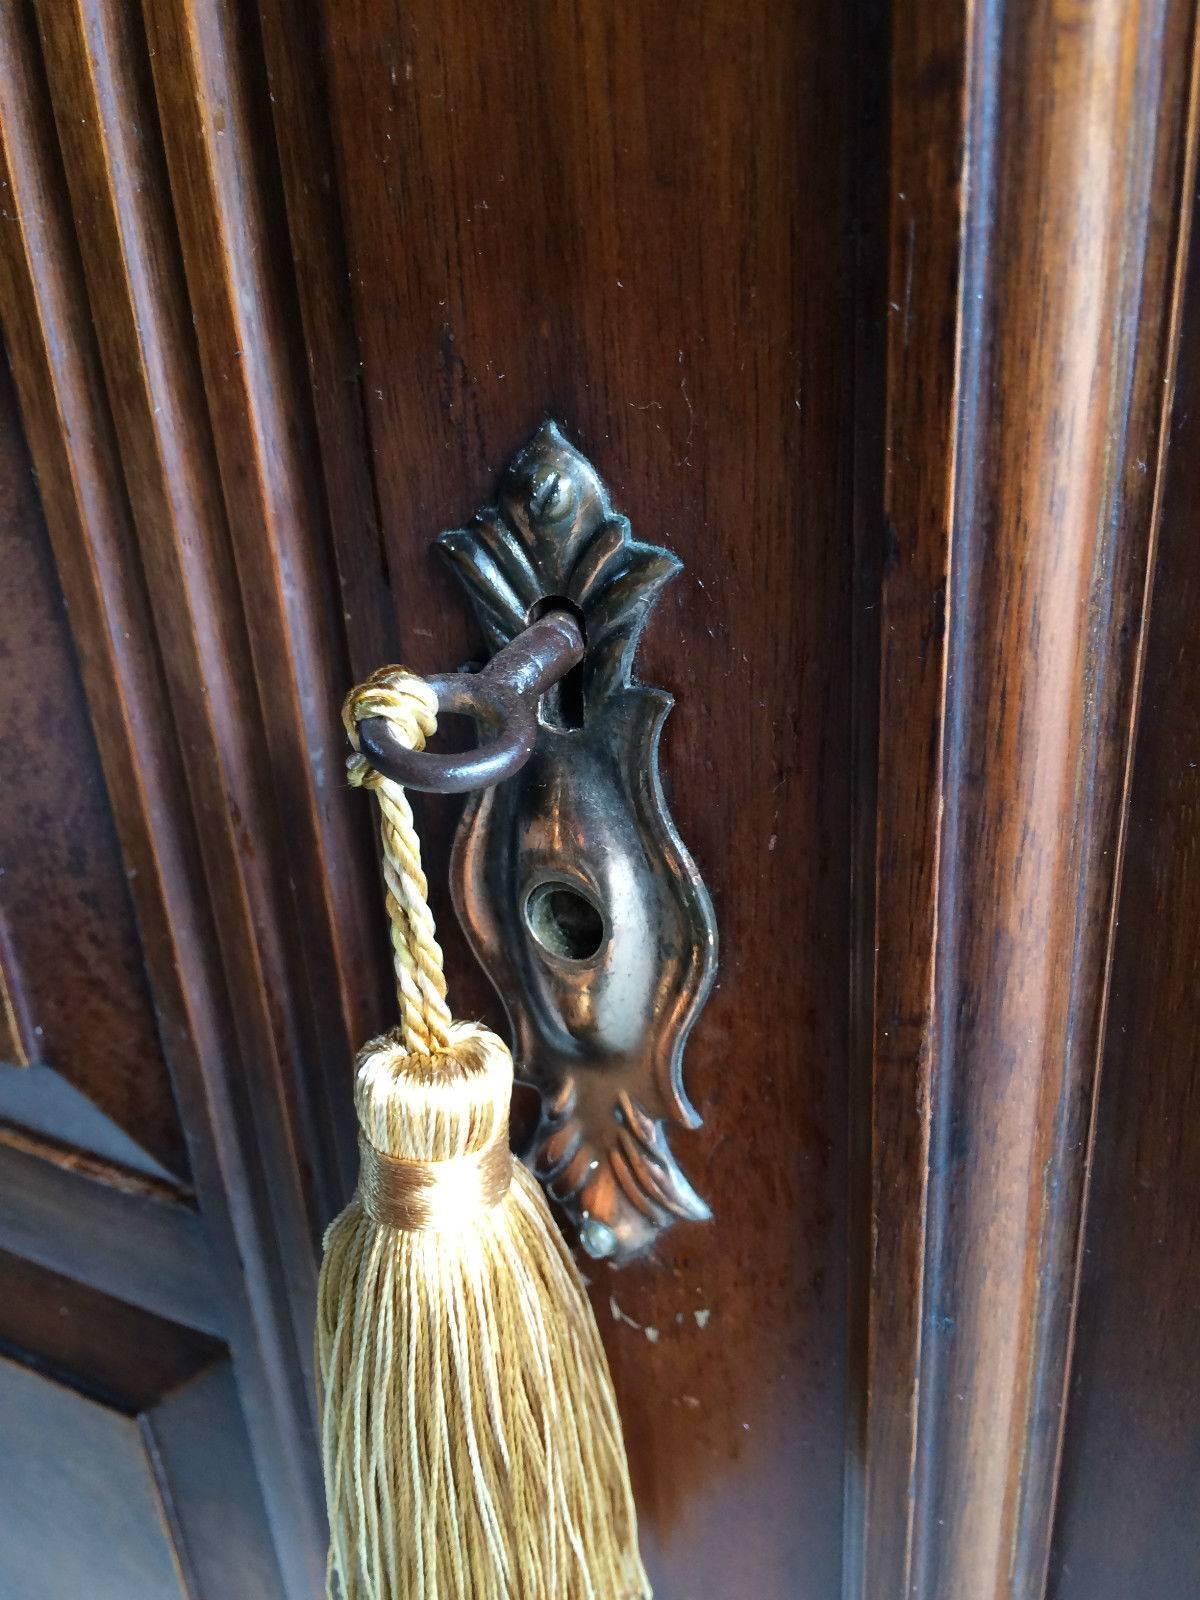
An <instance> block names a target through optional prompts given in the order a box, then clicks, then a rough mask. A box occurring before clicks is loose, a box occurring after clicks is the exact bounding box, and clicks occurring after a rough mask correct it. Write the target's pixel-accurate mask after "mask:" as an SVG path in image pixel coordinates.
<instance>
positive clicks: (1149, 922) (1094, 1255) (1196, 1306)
mask: <svg viewBox="0 0 1200 1600" xmlns="http://www.w3.org/2000/svg"><path fill="white" fill-rule="evenodd" d="M1193 188H1194V185H1193ZM1195 237H1196V236H1195V228H1194V227H1193V249H1192V265H1191V273H1190V280H1191V281H1190V286H1189V288H1188V293H1187V297H1186V301H1185V311H1184V319H1183V329H1182V349H1181V357H1180V372H1179V383H1178V392H1177V394H1176V398H1175V407H1174V426H1173V428H1172V434H1171V443H1170V455H1169V457H1168V462H1167V469H1166V481H1165V491H1164V499H1163V512H1162V530H1161V535H1160V540H1159V549H1158V559H1157V570H1156V574H1155V580H1154V589H1153V596H1152V600H1151V606H1150V628H1149V633H1148V638H1147V643H1146V653H1145V668H1144V674H1145V675H1144V687H1143V691H1142V707H1141V717H1140V727H1139V733H1138V740H1137V750H1136V758H1135V763H1134V768H1133V783H1132V791H1131V798H1130V805H1129V817H1128V825H1127V844H1126V851H1125V866H1124V874H1123V888H1122V892H1121V900H1120V911H1119V915H1118V924H1117V936H1116V949H1115V955H1114V962H1113V974H1112V997H1111V1001H1110V1005H1109V1019H1108V1031H1107V1036H1106V1043H1105V1049H1104V1059H1103V1071H1102V1077H1101V1082H1100V1101H1099V1110H1098V1115H1097V1125H1096V1135H1095V1148H1096V1156H1095V1173H1094V1177H1093V1179H1092V1186H1091V1200H1090V1205H1089V1211H1088V1222H1087V1234H1086V1239H1085V1248H1084V1255H1083V1270H1082V1289H1081V1295H1080V1304H1079V1316H1078V1329H1077V1334H1076V1345H1075V1359H1074V1365H1073V1370H1072V1384H1071V1392H1070V1398H1069V1402H1068V1408H1067V1426H1066V1444H1065V1455H1064V1462H1063V1475H1062V1488H1061V1491H1060V1509H1059V1524H1058V1529H1057V1536H1056V1541H1055V1552H1054V1561H1053V1567H1052V1574H1051V1583H1050V1589H1049V1594H1050V1596H1051V1597H1052V1600H1125V1597H1126V1596H1130V1595H1146V1596H1151V1595H1152V1596H1155V1597H1156V1600H1158V1597H1161V1600H1183V1597H1184V1596H1186V1595H1193V1594H1197V1593H1200V1518H1198V1517H1197V1516H1196V1506H1197V1504H1200V1337H1198V1330H1200V852H1198V843H1200V629H1198V628H1197V618H1198V617H1200V545H1198V544H1197V540H1196V486H1197V463H1198V462H1200V250H1198V249H1196V248H1195Z"/></svg>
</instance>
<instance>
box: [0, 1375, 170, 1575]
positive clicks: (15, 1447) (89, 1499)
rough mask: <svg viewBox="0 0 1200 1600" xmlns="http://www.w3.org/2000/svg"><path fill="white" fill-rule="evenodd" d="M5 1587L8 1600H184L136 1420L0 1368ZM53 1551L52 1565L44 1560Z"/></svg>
mask: <svg viewBox="0 0 1200 1600" xmlns="http://www.w3.org/2000/svg"><path fill="white" fill-rule="evenodd" d="M0 1417H2V1418H3V1428H4V1452H3V1455H2V1456H0V1493H2V1494H3V1498H4V1507H5V1514H4V1517H3V1519H0V1588H2V1589H3V1592H4V1594H5V1596H6V1597H7V1600H47V1595H48V1594H51V1593H54V1594H60V1595H84V1594H86V1595H88V1596H90V1597H92V1600H129V1597H130V1596H131V1595H139V1596H144V1597H145V1600H183V1597H184V1596H185V1595H186V1594H187V1590H186V1588H185V1587H184V1581H183V1575H182V1573H181V1571H180V1569H179V1565H178V1563H177V1560H176V1556H175V1551H174V1549H173V1547H172V1541H171V1536H170V1529H169V1527H168V1525H167V1523H166V1520H165V1518H164V1516H163V1507H162V1501H161V1498H160V1495H159V1492H158V1487H157V1485H156V1483H155V1481H154V1476H153V1473H152V1472H151V1470H150V1464H149V1462H148V1461H147V1458H146V1452H145V1449H144V1447H143V1443H142V1436H141V1430H140V1429H139V1427H138V1423H137V1420H136V1418H132V1417H127V1416H124V1415H123V1414H122V1413H120V1412H117V1411H110V1410H107V1409H106V1408H104V1407H103V1406H100V1405H97V1404H96V1403H95V1402H94V1401H91V1400H86V1399H84V1398H83V1397H82V1396H81V1395H78V1394H76V1393H75V1392H74V1391H73V1390H71V1389H66V1388H63V1387H61V1386H60V1385H59V1384H56V1383H53V1382H51V1381H50V1379H48V1378H44V1377H41V1376H40V1375H39V1374H37V1373H35V1372H33V1371H31V1370H30V1369H29V1368H27V1367H23V1366H18V1365H16V1364H15V1363H13V1362H10V1361H5V1360H2V1359H0ZM49 1552H53V1557H52V1563H51V1561H50V1559H48V1553H49Z"/></svg>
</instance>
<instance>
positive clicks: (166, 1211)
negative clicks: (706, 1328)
mask: <svg viewBox="0 0 1200 1600" xmlns="http://www.w3.org/2000/svg"><path fill="white" fill-rule="evenodd" d="M0 1246H3V1248H4V1249H6V1250H10V1251H17V1252H19V1253H20V1254H21V1255H23V1256H27V1257H28V1258H29V1259H30V1260H31V1261H36V1262H40V1263H41V1264H42V1265H43V1266H45V1267H48V1268H51V1269H52V1270H54V1271H56V1272H60V1273H65V1274H66V1275H68V1276H70V1277H72V1278H75V1279H77V1280H79V1281H80V1282H81V1283H85V1284H90V1285H92V1286H93V1287H94V1288H96V1289H99V1290H101V1291H103V1292H104V1293H105V1294H109V1295H113V1296H115V1297H117V1298H118V1299H122V1300H127V1301H129V1302H130V1304H132V1305H135V1306H142V1307H144V1308H145V1309H146V1310H147V1311H153V1312H157V1313H158V1314H159V1315H160V1316H165V1317H170V1318H172V1319H174V1320H175V1321H177V1322H181V1323H183V1324H185V1325H186V1326H188V1327H191V1328H200V1329H203V1330H205V1331H207V1332H209V1333H221V1332H222V1331H223V1330H224V1329H225V1328H226V1327H227V1325H228V1312H227V1300H228V1298H229V1286H228V1285H225V1286H224V1287H223V1286H222V1285H221V1283H220V1281H219V1278H218V1275H217V1272H216V1269H215V1266H214V1262H213V1258H212V1255H211V1252H210V1248H209V1244H208V1241H207V1239H206V1238H205V1234H204V1229H203V1226H202V1225H201V1222H200V1218H199V1217H198V1216H197V1214H196V1212H195V1211H194V1210H192V1209H191V1207H189V1206H187V1205H185V1204H183V1203H182V1202H181V1201H179V1200H178V1199H176V1198H175V1197H173V1196H171V1195H170V1194H169V1193H166V1192H164V1191H163V1190H162V1189H161V1187H160V1188H157V1189H156V1188H155V1186H153V1185H151V1184H148V1183H146V1182H144V1181H143V1180H140V1179H137V1178H133V1177H130V1176H128V1175H126V1174H123V1173H121V1172H119V1171H117V1170H115V1169H114V1168H112V1167H109V1166H106V1165H104V1164H103V1163H101V1162H98V1161H93V1160H89V1159H88V1158H86V1157H84V1156H81V1155H79V1154H77V1153H74V1152H71V1151H66V1150H61V1149H58V1150H56V1149H52V1148H49V1147H47V1146H45V1145H38V1144H35V1143H34V1142H33V1141H31V1140H27V1139H23V1138H22V1137H21V1136H20V1135H19V1134H16V1133H14V1132H12V1131H7V1130H0Z"/></svg>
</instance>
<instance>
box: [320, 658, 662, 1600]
mask: <svg viewBox="0 0 1200 1600" xmlns="http://www.w3.org/2000/svg"><path fill="white" fill-rule="evenodd" d="M436 714H437V701H436V698H435V697H434V695H433V693H432V691H431V690H430V689H429V688H428V686H427V685H426V684H424V683H423V682H422V681H421V679H419V678H416V677H414V676H412V675H411V674H409V673H406V672H404V671H403V669H401V668H398V667H390V668H386V669H384V670H383V671H382V672H377V673H375V674H374V676H373V677H372V678H370V679H369V680H368V682H367V683H365V684H363V685H361V686H360V687H359V688H357V689H355V690H354V691H353V692H352V693H351V694H350V695H349V697H348V698H347V701H346V705H345V707H344V709H343V720H344V721H345V723H346V729H347V732H348V733H349V735H350V739H351V742H352V743H353V745H354V748H355V750H356V751H357V750H358V737H357V731H356V730H357V725H358V723H359V721H360V720H361V719H362V718H364V717H372V716H386V717H387V718H388V719H389V721H390V722H391V725H392V728H393V730H394V731H395V732H396V733H397V734H398V735H399V736H400V737H401V738H402V739H403V740H404V742H405V743H406V744H408V745H409V746H410V747H411V748H413V749H417V750H420V749H422V748H423V746H424V742H425V740H426V739H427V738H428V737H429V736H430V734H431V733H432V732H433V730H434V728H435V726H436ZM350 781H351V782H352V783H356V784H361V785H363V786H364V787H368V788H371V789H374V791H375V795H376V798H377V799H378V801H379V807H380V817H381V831H382V839H383V858H384V878H385V881H386V885H387V910H388V918H389V921H390V924H391V932H392V946H393V950H394V953H395V967H396V981H397V993H398V997H399V1005H400V1024H399V1026H398V1027H397V1028H395V1029H393V1030H392V1032H390V1033H388V1034H386V1035H384V1036H383V1037H382V1038H379V1039H375V1040H373V1041H372V1042H371V1043H370V1044H368V1045H367V1046H366V1047H365V1048H364V1049H363V1050H362V1051H361V1052H360V1054H359V1057H358V1064H357V1074H356V1081H355V1107H356V1109H357V1112H358V1120H359V1138H360V1147H361V1154H362V1167H361V1172H360V1177H359V1185H358V1192H357V1194H356V1195H355V1197H354V1199H353V1200H352V1201H351V1203H350V1204H349V1206H347V1208H346V1210H345V1211H343V1212H342V1214H341V1216H340V1217H338V1218H337V1220H336V1221H335V1222H334V1223H333V1224H332V1225H331V1226H330V1228H329V1230H328V1232H327V1234H326V1236H325V1259H324V1263H323V1265H322V1268H321V1283H320V1296H319V1307H318V1316H317V1340H316V1344H317V1367H318V1372H319V1375H320V1396H319V1399H320V1413H321V1444H322V1454H323V1458H324V1466H325V1488H326V1497H327V1500H328V1505H329V1523H330V1549H329V1588H330V1594H331V1596H332V1595H335V1594H337V1593H338V1592H339V1588H340V1593H341V1595H342V1596H343V1597H344V1600H452V1597H453V1600H648V1597H649V1595H650V1587H649V1584H648V1583H647V1581H646V1575H645V1572H644V1570H643V1568H642V1564H641V1560H640V1558H639V1555H638V1548H637V1523H636V1517H635V1513H634V1507H633V1496H632V1493H631V1491H630V1487H629V1474H628V1468H627V1466H626V1461H625V1449H624V1444H623V1441H622V1438H621V1424H620V1418H619V1417H618V1415H617V1408H616V1401H615V1398H614V1396H613V1390H612V1380H611V1378H610V1376H609V1371H608V1364H607V1362H606V1360H605V1356H604V1350H603V1348H602V1346H601V1344H600V1338H599V1335H598V1333H597V1331H596V1325H595V1320H594V1318H593V1316H592V1311H591V1307H590V1305H589V1304H588V1301H587V1298H586V1296H585V1294H584V1291H583V1285H582V1282H581V1280H580V1277H579V1274H578V1272H577V1270H576V1268H575V1264H574V1262H573V1261H572V1259H571V1257H570V1254H569V1253H568V1251H567V1249H566V1246H565V1245H564V1244H563V1241H562V1239H561V1237H560V1236H559V1234H558V1231H557V1229H556V1228H555V1226H554V1222H553V1219H552V1218H551V1216H550V1212H549V1208H548V1206H547V1204H546V1200H545V1197H544V1195H543V1194H542V1191H541V1188H540V1187H539V1185H538V1183H537V1181H536V1180H535V1179H534V1178H533V1177H532V1176H531V1174H530V1173H529V1172H528V1171H527V1170H526V1169H525V1167H524V1166H522V1165H521V1163H520V1162H517V1161H514V1160H513V1158H512V1155H511V1154H510V1152H509V1148H508V1110H509V1098H510V1094H511V1090H512V1075H513V1066H512V1058H511V1056H510V1055H509V1052H508V1049H507V1047H506V1046H505V1045H504V1043H503V1042H502V1041H501V1040H500V1039H498V1038H497V1037H496V1035H495V1034H493V1033H489V1032H487V1031H486V1030H484V1029H483V1028H480V1027H477V1026H474V1025H471V1024H464V1023H455V1022H453V1021H452V1020H451V1015H450V1011H449V1008H448V1006H447V1004H446V982H445V978H444V976H443V973H442V953H441V950H440V948H439V947H438V944H437V939H436V937H435V931H434V924H433V917H432V914H431V913H430V910H429V905H428V900H427V889H426V881H425V877H424V875H423V873H422V871H421V858H420V847H419V843H418V840H417V836H416V831H415V829H414V826H413V818H412V811H411V809H410V807H409V804H408V800H407V798H406V796H405V794H404V791H403V789H402V788H400V787H399V785H397V784H394V783H392V782H391V781H390V780H389V779H387V778H384V777H383V776H381V775H380V774H379V773H377V772H375V771H374V770H373V769H372V768H371V767H370V766H369V764H368V763H367V762H366V760H365V759H364V758H363V757H362V756H359V755H356V756H355V758H354V759H353V760H352V761H351V763H350ZM335 1585H337V1586H339V1587H335Z"/></svg>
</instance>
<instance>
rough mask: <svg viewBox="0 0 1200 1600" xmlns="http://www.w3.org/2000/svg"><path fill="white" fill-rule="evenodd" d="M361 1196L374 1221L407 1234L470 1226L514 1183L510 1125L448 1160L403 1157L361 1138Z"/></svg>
mask: <svg viewBox="0 0 1200 1600" xmlns="http://www.w3.org/2000/svg"><path fill="white" fill-rule="evenodd" d="M358 1152H359V1159H360V1162H361V1165H360V1167H359V1173H358V1198H359V1200H360V1201H361V1202H362V1208H363V1210H364V1211H365V1212H366V1214H367V1216H369V1217H370V1219H371V1221H372V1222H378V1223H380V1224H381V1225H382V1226H383V1227H385V1228H402V1229H403V1230H404V1231H405V1232H406V1233H419V1232H421V1231H422V1230H423V1229H431V1230H434V1231H440V1230H450V1229H452V1228H462V1227H469V1226H470V1225H471V1224H472V1223H473V1222H475V1221H476V1220H477V1219H478V1217H479V1214H480V1212H482V1211H490V1210H491V1208H492V1207H493V1206H495V1205H499V1204H500V1202H501V1200H503V1199H504V1196H505V1195H506V1194H507V1193H508V1186H509V1184H510V1183H511V1182H512V1170H513V1158H512V1151H511V1150H510V1149H509V1148H508V1125H507V1124H505V1125H504V1126H503V1127H502V1128H501V1129H500V1130H499V1132H498V1134H497V1136H496V1137H495V1138H494V1139H493V1140H492V1142H491V1143H490V1144H487V1145H485V1146H484V1147H483V1149H482V1150H472V1151H471V1153H470V1155H465V1156H451V1157H450V1158H449V1159H448V1160H446V1161H403V1160H401V1159H399V1158H398V1157H396V1156H390V1155H388V1154H387V1152H386V1151H384V1150H377V1149H376V1148H375V1146H374V1145H373V1144H372V1143H371V1141H370V1140H369V1139H367V1138H365V1137H360V1138H359V1141H358Z"/></svg>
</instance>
